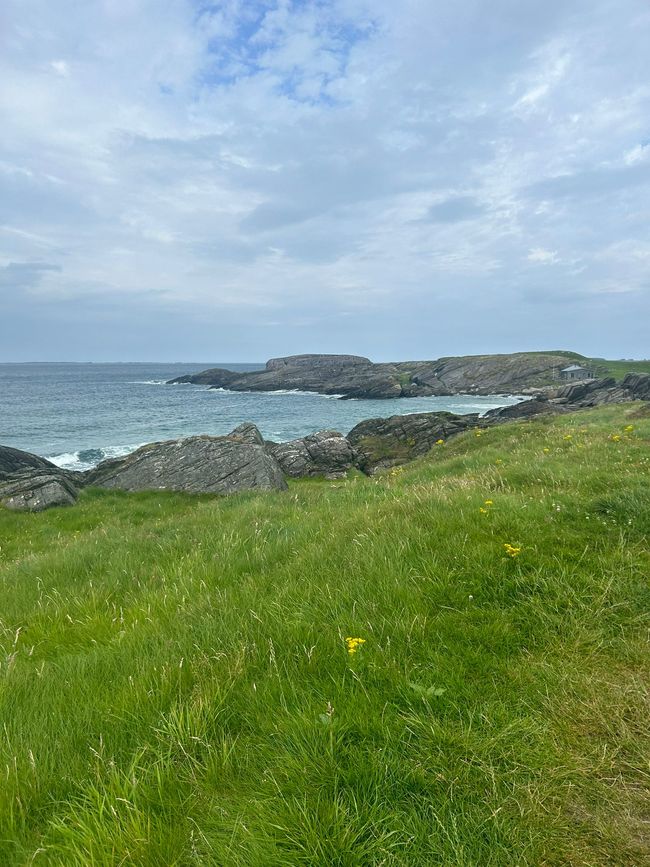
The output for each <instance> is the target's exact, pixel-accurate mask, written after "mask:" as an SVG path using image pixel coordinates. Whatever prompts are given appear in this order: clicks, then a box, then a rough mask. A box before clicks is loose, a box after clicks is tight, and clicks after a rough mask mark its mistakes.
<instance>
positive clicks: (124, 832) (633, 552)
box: [0, 406, 650, 867]
mask: <svg viewBox="0 0 650 867" xmlns="http://www.w3.org/2000/svg"><path fill="white" fill-rule="evenodd" d="M630 411H631V410H630V407H620V406H619V407H608V408H603V409H600V410H597V411H592V412H588V413H583V414H579V415H575V416H567V417H564V418H561V419H559V420H556V421H540V422H536V423H534V424H527V425H526V424H522V425H513V426H504V427H501V428H495V429H491V430H489V431H488V432H486V433H484V434H483V435H482V436H480V437H476V436H475V435H474V434H473V433H472V434H470V435H465V436H462V437H459V438H458V439H457V440H455V441H453V442H450V443H448V444H445V445H444V446H440V447H438V448H437V449H436V450H434V452H433V453H432V455H431V456H430V457H429V458H427V459H425V460H423V461H419V462H417V463H415V464H413V465H410V466H409V467H408V468H406V469H404V471H403V472H399V473H396V472H393V473H392V474H388V475H386V476H384V477H380V478H377V479H374V480H369V479H365V478H360V477H359V478H353V479H350V480H348V481H346V482H341V483H329V482H304V483H297V484H293V485H292V487H291V490H290V492H289V493H288V494H278V495H265V496H252V495H242V496H237V497H232V498H230V499H217V498H208V497H206V498H190V497H183V496H180V495H171V494H159V493H150V494H144V495H120V494H118V493H107V492H106V493H100V492H88V493H86V494H85V495H84V496H83V497H82V500H81V502H80V504H79V505H78V506H77V507H75V508H72V509H68V510H58V511H51V512H48V513H44V514H42V515H22V514H12V513H9V512H7V511H1V512H0V544H1V545H2V550H1V552H0V593H1V596H2V599H1V603H2V604H1V609H0V611H1V618H2V620H1V630H0V639H1V642H2V649H1V650H0V719H1V720H2V726H0V773H1V774H2V785H1V786H0V863H2V864H3V865H5V864H6V865H18V864H20V865H23V864H32V863H33V864H35V865H38V864H47V865H66V867H67V865H79V867H81V865H84V867H86V865H109V864H111V865H112V864H134V865H151V867H159V865H191V864H197V865H198V864H201V865H203V864H214V865H246V867H250V865H260V867H272V865H310V867H313V865H322V867H326V865H327V867H331V865H380V864H381V865H432V864H445V865H456V867H458V865H461V867H462V865H468V867H469V865H472V867H475V865H514V864H519V865H524V864H530V865H540V864H575V865H596V864H617V865H621V864H629V865H638V864H641V863H647V862H648V859H650V834H649V832H648V796H649V795H650V791H649V789H650V779H649V777H648V765H647V755H648V749H649V748H650V715H649V713H648V711H649V709H650V708H649V704H650V702H649V696H650V693H649V690H650V674H649V672H648V665H647V662H648V655H647V629H648V611H649V609H650V591H649V585H648V573H649V568H650V558H649V555H648V544H647V541H648V534H649V532H650V488H649V486H648V472H649V470H650V452H649V449H648V444H649V441H650V418H640V419H638V420H636V419H635V420H633V421H632V422H631V420H630V418H629V413H630ZM630 422H631V423H633V424H634V425H635V430H634V432H633V433H632V434H630V435H627V436H625V435H624V436H622V438H621V440H620V441H618V442H614V441H612V440H610V439H609V438H608V437H609V435H610V434H611V433H613V432H621V431H622V429H623V428H624V426H625V425H627V424H629V423H630ZM567 436H571V437H572V438H571V439H566V437H567ZM544 449H549V451H548V452H545V451H544ZM486 499H491V500H493V505H492V506H487V507H486V506H485V505H484V500H486ZM481 507H483V508H486V509H487V512H488V513H487V514H482V513H481V512H480V508H481ZM506 542H509V543H512V544H518V545H521V546H522V552H521V554H520V555H519V556H518V557H517V558H515V559H510V558H508V557H506V556H505V555H504V549H503V545H504V543H506ZM347 636H359V637H363V638H365V639H366V643H365V644H364V645H362V646H361V648H360V650H359V651H358V652H357V653H356V654H355V655H354V656H349V655H348V654H347V652H346V649H345V644H344V639H345V638H346V637H347ZM441 690H444V692H442V693H441V694H436V692H438V693H439V692H440V691H441ZM328 703H331V705H330V707H333V709H334V710H333V713H331V712H330V713H328Z"/></svg>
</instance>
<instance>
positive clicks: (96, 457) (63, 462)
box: [48, 443, 145, 472]
mask: <svg viewBox="0 0 650 867" xmlns="http://www.w3.org/2000/svg"><path fill="white" fill-rule="evenodd" d="M143 445H145V443H137V444H136V445H128V446H106V447H105V448H94V449H79V451H78V452H63V453H62V454H59V455H51V456H49V457H48V460H49V461H51V462H52V463H53V464H55V465H56V466H57V467H61V469H62V470H77V471H80V472H81V471H83V470H91V469H92V468H93V467H96V466H97V464H99V463H101V462H102V461H105V460H107V459H108V458H121V457H124V455H128V454H130V453H131V452H134V451H135V450H136V449H139V448H140V446H143Z"/></svg>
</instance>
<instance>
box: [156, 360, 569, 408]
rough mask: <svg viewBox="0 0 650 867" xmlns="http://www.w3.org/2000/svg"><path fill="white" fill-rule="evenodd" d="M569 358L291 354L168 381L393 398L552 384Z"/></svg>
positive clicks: (236, 388) (235, 388)
mask: <svg viewBox="0 0 650 867" xmlns="http://www.w3.org/2000/svg"><path fill="white" fill-rule="evenodd" d="M572 361H575V356H573V355H563V354H562V353H555V354H547V353H543V352H520V353H514V354H511V355H474V356H459V357H456V358H440V359H438V360H437V361H402V362H395V363H381V364H374V363H373V362H371V361H370V360H369V359H367V358H364V357H362V356H358V355H293V356H287V357H285V358H272V359H270V360H269V361H268V362H267V363H266V366H265V368H264V370H254V371H249V372H247V373H238V372H235V371H231V370H224V369H221V368H213V369H211V370H204V371H201V372H199V373H196V374H189V375H185V376H181V377H178V378H177V379H173V380H170V382H171V383H173V384H176V383H185V382H191V383H196V384H202V385H206V384H207V385H210V386H212V387H213V388H227V389H231V390H232V391H278V390H283V389H295V390H302V391H315V392H318V393H319V394H332V395H340V396H342V397H344V398H377V399H385V398H393V397H422V396H427V395H451V394H459V393H463V392H469V393H473V394H494V393H501V394H503V393H508V394H513V393H518V392H519V391H520V390H521V389H523V388H529V389H530V388H543V387H546V386H549V385H551V384H552V382H553V379H554V378H555V377H556V375H557V371H558V370H559V369H560V368H562V367H565V366H566V365H567V364H569V363H571V362H572Z"/></svg>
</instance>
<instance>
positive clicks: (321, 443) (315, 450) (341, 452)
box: [266, 430, 357, 479]
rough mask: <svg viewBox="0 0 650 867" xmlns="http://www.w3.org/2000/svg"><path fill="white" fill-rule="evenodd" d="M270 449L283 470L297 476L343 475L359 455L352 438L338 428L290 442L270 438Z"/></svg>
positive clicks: (338, 477) (335, 476)
mask: <svg viewBox="0 0 650 867" xmlns="http://www.w3.org/2000/svg"><path fill="white" fill-rule="evenodd" d="M266 449H267V451H268V452H269V454H271V455H273V457H274V458H275V459H276V461H277V462H278V463H279V464H280V467H281V468H282V472H283V473H285V474H286V475H287V476H292V477H293V478H302V477H304V476H325V478H328V479H340V478H342V477H343V476H345V474H346V473H347V471H348V470H349V469H351V468H352V467H353V466H354V464H355V460H356V457H357V453H356V451H355V450H354V448H353V447H352V445H351V444H350V442H349V441H348V440H347V439H346V438H345V437H344V436H343V434H341V433H339V432H338V431H335V430H325V431H319V432H318V433H315V434H311V435H310V436H306V437H303V438H302V439H297V440H291V441H290V442H286V443H271V442H267V444H266Z"/></svg>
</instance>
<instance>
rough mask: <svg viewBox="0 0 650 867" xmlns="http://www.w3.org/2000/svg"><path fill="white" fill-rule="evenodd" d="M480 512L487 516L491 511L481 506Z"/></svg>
mask: <svg viewBox="0 0 650 867" xmlns="http://www.w3.org/2000/svg"><path fill="white" fill-rule="evenodd" d="M478 510H479V512H480V513H481V514H482V515H487V513H488V511H489V509H484V508H483V506H479V509H478Z"/></svg>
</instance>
